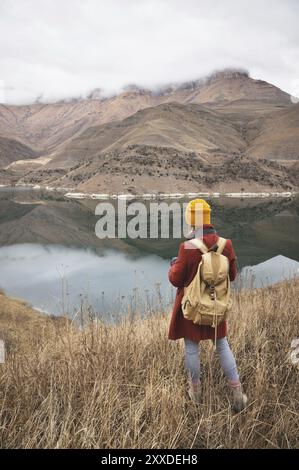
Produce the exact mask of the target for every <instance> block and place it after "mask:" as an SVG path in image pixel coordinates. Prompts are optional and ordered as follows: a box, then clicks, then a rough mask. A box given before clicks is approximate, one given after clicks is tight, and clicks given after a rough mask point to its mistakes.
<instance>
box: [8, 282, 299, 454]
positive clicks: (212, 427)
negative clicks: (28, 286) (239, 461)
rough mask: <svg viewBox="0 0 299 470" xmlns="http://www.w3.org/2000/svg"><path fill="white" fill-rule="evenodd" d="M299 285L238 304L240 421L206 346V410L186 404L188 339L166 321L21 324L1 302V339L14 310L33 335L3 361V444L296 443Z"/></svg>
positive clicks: (24, 332) (235, 343)
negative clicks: (173, 334)
mask: <svg viewBox="0 0 299 470" xmlns="http://www.w3.org/2000/svg"><path fill="white" fill-rule="evenodd" d="M298 288H299V283H298V281H292V282H288V283H284V284H281V285H279V286H275V287H272V288H267V289H264V290H257V291H253V292H250V293H243V294H240V295H238V296H237V298H236V300H235V306H234V311H233V314H232V316H231V320H230V333H229V337H230V343H231V346H232V349H233V350H234V352H235V354H236V357H237V362H238V365H239V371H240V374H241V377H242V380H243V382H244V387H245V390H246V392H247V394H248V397H249V405H248V408H247V410H245V411H244V412H242V413H240V414H238V415H234V414H232V412H231V408H230V401H229V395H228V394H227V389H226V385H225V380H224V378H223V376H222V373H221V370H220V368H219V364H218V360H217V357H215V355H214V353H213V350H212V348H211V346H210V344H209V342H205V344H204V347H203V354H202V364H203V375H204V384H203V387H204V389H203V397H204V405H202V406H196V405H194V404H192V403H190V401H188V399H187V398H186V394H185V376H184V369H183V354H182V353H183V351H182V344H181V343H180V342H175V343H174V342H169V341H168V340H167V328H168V321H169V315H167V316H163V315H154V316H151V317H150V318H148V319H147V320H140V319H135V320H134V321H131V322H130V321H126V322H125V323H123V324H122V325H119V326H117V327H116V326H105V325H103V324H97V325H96V324H95V323H93V324H92V323H89V324H87V326H86V328H85V329H84V330H79V329H78V328H77V327H75V326H74V325H72V324H70V323H69V322H65V323H63V322H53V321H51V320H48V319H47V320H44V322H45V323H44V327H42V329H41V323H40V324H37V323H36V321H34V322H33V323H32V325H31V326H30V323H28V321H27V323H26V328H24V329H23V328H22V327H23V324H24V323H23V321H22V318H23V317H22V315H24V311H23V313H22V312H18V309H19V307H18V305H19V304H18V302H17V301H9V300H8V299H7V298H5V297H4V296H3V295H2V296H1V295H0V311H1V312H2V316H1V315H0V333H1V335H2V337H3V335H4V337H5V335H7V332H8V331H11V328H8V329H7V327H5V324H4V320H3V312H4V310H5V309H6V310H7V309H8V306H9V305H10V309H12V310H13V311H14V315H15V319H16V318H18V320H17V321H15V328H16V331H17V332H18V335H19V338H20V339H22V338H23V337H24V336H25V337H26V340H24V338H23V339H22V341H21V342H20V341H19V340H17V339H16V338H17V336H15V337H14V338H12V337H11V338H10V348H9V352H8V357H7V361H6V363H5V365H0V447H2V448H7V447H14V448H15V447H17V448H18V447H22V448H32V447H38V448H65V447H67V448H68V447H71V448H73V447H79V448H98V447H100V448H140V447H141V448H145V447H146V448H176V447H180V448H183V447H185V448H192V447H193V448H227V447H228V448H264V447H267V448H273V447H275V448H276V447H279V448H294V447H298V444H299V401H298V384H299V370H298V368H296V367H295V366H294V365H291V364H290V362H289V360H288V353H289V350H290V344H291V340H292V339H294V338H295V337H299V322H298V319H299V318H298V305H297V302H298ZM10 302H14V304H13V308H12V306H11V304H10ZM5 305H6V306H5ZM20 308H21V309H22V308H23V309H24V308H25V309H26V308H27V309H28V307H26V306H24V304H20ZM4 313H5V312H4ZM27 313H28V312H27ZM10 321H11V319H10ZM39 321H42V320H39ZM4 339H5V338H4ZM20 344H21V346H20ZM16 345H19V346H18V347H17V348H15V346H16Z"/></svg>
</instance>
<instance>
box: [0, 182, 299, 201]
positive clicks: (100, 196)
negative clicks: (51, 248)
mask: <svg viewBox="0 0 299 470" xmlns="http://www.w3.org/2000/svg"><path fill="white" fill-rule="evenodd" d="M0 189H3V190H5V189H16V190H22V189H23V190H30V189H31V190H36V191H37V190H44V191H50V192H59V193H64V196H65V197H67V198H70V199H95V200H109V199H125V200H132V199H145V200H148V199H153V200H155V199H186V198H189V199H192V198H196V197H203V198H204V197H208V198H219V197H227V198H254V197H256V198H268V197H273V198H280V197H283V198H290V197H293V196H296V195H297V194H298V191H257V192H249V191H241V192H237V191H236V192H234V191H231V192H228V191H227V192H217V191H210V192H207V191H197V192H186V193H141V194H131V193H119V194H110V193H87V192H78V191H74V189H73V188H67V187H63V186H62V187H57V188H54V187H51V186H41V185H38V184H35V185H34V184H26V185H25V184H20V185H15V186H11V185H4V184H0Z"/></svg>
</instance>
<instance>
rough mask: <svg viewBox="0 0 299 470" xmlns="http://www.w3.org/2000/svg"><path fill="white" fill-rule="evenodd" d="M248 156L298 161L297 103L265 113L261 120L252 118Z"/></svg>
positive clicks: (298, 128)
mask: <svg viewBox="0 0 299 470" xmlns="http://www.w3.org/2000/svg"><path fill="white" fill-rule="evenodd" d="M249 132H250V133H251V144H250V148H249V149H248V151H247V152H246V153H247V155H248V156H253V157H255V158H268V159H273V160H279V161H291V160H293V161H296V160H297V161H298V156H299V103H298V104H294V105H292V106H291V107H288V108H286V109H283V110H280V111H275V112H272V113H270V114H269V115H267V116H266V117H265V118H264V119H263V120H262V121H261V120H260V119H257V120H253V121H252V122H251V124H250V126H249Z"/></svg>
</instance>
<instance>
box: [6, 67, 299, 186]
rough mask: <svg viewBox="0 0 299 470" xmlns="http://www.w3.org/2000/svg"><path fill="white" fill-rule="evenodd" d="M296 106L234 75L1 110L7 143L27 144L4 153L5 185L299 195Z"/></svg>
mask: <svg viewBox="0 0 299 470" xmlns="http://www.w3.org/2000/svg"><path fill="white" fill-rule="evenodd" d="M298 106H299V105H294V104H293V103H292V101H291V97H290V95H288V94H287V93H285V92H284V91H282V90H280V89H279V88H277V87H275V86H274V85H271V84H269V83H267V82H264V81H261V80H255V79H253V78H251V77H250V76H249V75H248V73H247V72H245V71H238V70H231V69H228V70H224V71H221V72H217V73H214V74H212V75H211V76H210V77H208V78H205V79H200V80H196V81H191V82H186V83H183V84H171V85H168V86H165V87H162V88H160V89H159V90H147V89H143V88H139V87H136V86H134V85H131V86H129V87H127V88H126V89H125V90H124V91H123V92H122V93H120V94H119V95H116V96H112V97H106V98H105V97H103V96H102V92H101V90H100V89H96V90H94V91H93V92H91V93H90V94H89V96H88V98H87V99H73V100H68V101H63V102H59V103H50V104H42V103H35V104H32V105H28V106H4V105H0V133H1V135H3V136H5V138H6V139H9V140H11V141H18V142H20V145H24V148H23V149H21V150H18V151H17V150H16V151H15V150H14V149H13V148H12V150H11V151H9V152H8V153H7V152H6V154H5V155H6V156H5V160H4V158H3V160H2V162H1V166H2V167H8V170H9V172H10V173H9V172H8V170H7V172H5V171H4V170H2V172H1V174H0V183H2V184H3V183H4V182H6V181H11V172H13V175H14V181H15V180H16V179H18V178H19V182H23V183H28V182H30V183H38V184H50V185H52V184H53V185H54V186H58V185H63V186H67V187H71V188H80V189H82V190H89V191H97V190H102V191H103V192H107V191H110V190H112V188H114V189H113V190H116V191H117V192H119V191H120V190H123V189H126V190H127V188H129V187H131V189H132V191H133V190H137V192H138V191H139V190H140V191H141V190H143V189H144V188H148V190H150V188H151V187H152V188H153V190H157V191H160V190H162V188H164V189H165V188H171V189H172V191H171V192H175V191H177V190H179V188H186V187H190V191H191V190H199V189H201V188H203V187H207V188H209V187H210V188H211V187H213V189H214V190H217V185H222V186H223V187H224V186H225V184H226V186H227V187H228V188H231V187H232V185H234V188H240V187H243V188H244V189H246V188H251V189H252V188H256V189H262V188H264V189H265V188H267V189H270V188H280V189H283V188H284V189H286V188H288V189H290V188H295V187H297V185H298V181H296V179H295V178H294V176H293V175H292V172H291V170H290V167H291V166H294V164H295V163H296V161H298V156H299V150H298V149H299V108H298ZM30 151H31V152H33V154H34V156H32V155H31V156H30ZM149 161H151V162H152V163H151V164H152V169H150V164H149V163H148V162H149ZM12 162H13V163H12ZM240 162H241V163H240ZM194 165H195V166H194ZM227 165H228V166H227ZM195 167H196V168H195ZM228 167H229V168H230V169H231V170H232V173H231V174H230V173H228V171H227V168H228ZM233 167H234V168H233ZM119 168H120V169H121V174H120V175H119V176H117V175H118V173H119ZM163 168H164V170H163ZM186 168H190V170H191V169H192V168H193V170H194V171H193V173H192V174H191V176H189V174H188V171H185V169H186ZM219 168H221V169H222V172H223V173H224V174H225V178H226V179H225V181H223V182H221V181H220V180H221V177H220V175H219V171H220V170H219ZM244 168H246V169H247V170H246V171H244ZM294 168H295V167H294ZM252 171H254V172H255V173H256V174H257V175H262V176H261V177H259V176H256V175H255V174H252ZM130 172H131V174H132V175H131V180H130V179H129V175H130ZM136 172H137V173H136ZM139 173H141V176H140V177H138V181H136V175H138V174H139ZM125 175H126V177H124V178H122V176H125ZM134 175H135V176H134ZM250 175H251V176H250ZM132 179H133V181H132ZM141 180H142V182H141ZM195 180H196V181H195ZM190 181H191V182H190ZM130 182H131V183H134V184H130ZM234 183H236V184H234ZM143 185H144V186H143ZM105 188H106V189H105Z"/></svg>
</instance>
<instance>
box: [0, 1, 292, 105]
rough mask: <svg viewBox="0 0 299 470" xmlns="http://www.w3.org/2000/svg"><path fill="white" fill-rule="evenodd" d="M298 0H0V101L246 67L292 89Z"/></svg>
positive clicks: (159, 81) (156, 82)
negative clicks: (210, 0) (211, 0)
mask: <svg viewBox="0 0 299 470" xmlns="http://www.w3.org/2000/svg"><path fill="white" fill-rule="evenodd" d="M298 13H299V2H297V1H296V0H286V1H284V2H281V1H280V0H268V1H267V0H265V1H263V2H261V1H260V0H259V1H257V0H252V1H251V2H248V1H243V0H240V1H238V2H236V1H232V0H226V1H215V0H214V1H213V2H212V4H211V3H209V2H206V1H202V0H109V1H108V0H107V1H98V0H84V2H83V1H79V0H63V1H61V0H59V1H58V0H1V3H0V71H1V72H0V101H5V102H7V103H17V104H20V103H25V102H31V101H34V100H36V99H37V97H39V99H40V100H41V101H53V100H59V99H65V98H69V97H78V96H87V95H88V93H89V92H90V91H91V90H92V89H94V88H100V89H101V90H102V93H103V94H104V95H105V94H111V93H115V92H118V91H120V90H121V89H123V87H125V86H126V85H127V84H129V83H136V84H138V85H139V86H143V87H148V88H153V87H157V86H160V85H163V84H166V83H173V82H179V81H186V80H194V79H197V78H200V77H203V76H206V75H208V74H209V73H210V72H211V71H213V70H215V69H222V68H226V67H237V68H245V69H248V70H249V71H250V74H251V76H253V77H254V78H261V79H264V80H267V81H268V82H271V83H274V84H275V85H277V86H279V87H280V88H282V89H284V90H286V91H288V92H289V93H291V94H293V95H296V94H298V91H299V90H298V80H299V28H298Z"/></svg>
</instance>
